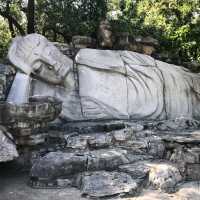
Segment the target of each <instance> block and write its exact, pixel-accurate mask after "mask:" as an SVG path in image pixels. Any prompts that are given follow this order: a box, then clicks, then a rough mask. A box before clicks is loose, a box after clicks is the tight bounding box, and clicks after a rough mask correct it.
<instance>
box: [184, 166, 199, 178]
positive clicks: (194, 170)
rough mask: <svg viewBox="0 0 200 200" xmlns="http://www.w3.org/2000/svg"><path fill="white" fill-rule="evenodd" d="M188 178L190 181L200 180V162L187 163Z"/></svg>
mask: <svg viewBox="0 0 200 200" xmlns="http://www.w3.org/2000/svg"><path fill="white" fill-rule="evenodd" d="M186 179H187V180H190V181H200V163H198V164H192V163H187V164H186Z"/></svg>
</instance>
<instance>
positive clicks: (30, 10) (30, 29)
mask: <svg viewBox="0 0 200 200" xmlns="http://www.w3.org/2000/svg"><path fill="white" fill-rule="evenodd" d="M27 21H28V22H27V33H28V34H30V33H34V32H35V0H28V6H27Z"/></svg>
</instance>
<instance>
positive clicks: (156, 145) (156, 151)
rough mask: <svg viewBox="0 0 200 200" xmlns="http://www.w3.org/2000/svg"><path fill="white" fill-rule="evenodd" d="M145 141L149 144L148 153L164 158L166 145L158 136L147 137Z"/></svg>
mask: <svg viewBox="0 0 200 200" xmlns="http://www.w3.org/2000/svg"><path fill="white" fill-rule="evenodd" d="M145 140H146V141H147V143H148V149H147V152H148V153H149V154H150V155H152V156H154V157H157V158H163V156H164V153H165V144H164V142H163V141H162V139H161V138H160V137H158V136H152V137H147V138H145Z"/></svg>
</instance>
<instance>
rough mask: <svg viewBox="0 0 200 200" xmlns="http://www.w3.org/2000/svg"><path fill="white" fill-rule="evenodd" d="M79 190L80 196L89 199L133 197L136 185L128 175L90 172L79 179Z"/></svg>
mask: <svg viewBox="0 0 200 200" xmlns="http://www.w3.org/2000/svg"><path fill="white" fill-rule="evenodd" d="M80 188H81V192H82V195H87V196H89V197H91V198H102V197H110V196H114V195H120V194H121V196H124V195H130V194H131V195H134V194H136V193H137V190H138V184H137V182H136V181H135V180H134V179H132V178H131V176H130V175H128V174H125V173H123V172H121V173H119V172H106V171H99V172H92V173H85V174H84V175H82V177H81V183H80Z"/></svg>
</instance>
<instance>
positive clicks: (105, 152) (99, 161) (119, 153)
mask: <svg viewBox="0 0 200 200" xmlns="http://www.w3.org/2000/svg"><path fill="white" fill-rule="evenodd" d="M127 155H128V151H127V150H122V149H101V150H96V151H92V152H90V154H89V157H88V166H87V169H88V170H89V171H90V170H92V171H95V170H108V169H109V170H111V169H116V168H117V167H118V166H119V165H123V164H127V163H129V162H130V161H129V159H128V157H127Z"/></svg>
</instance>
